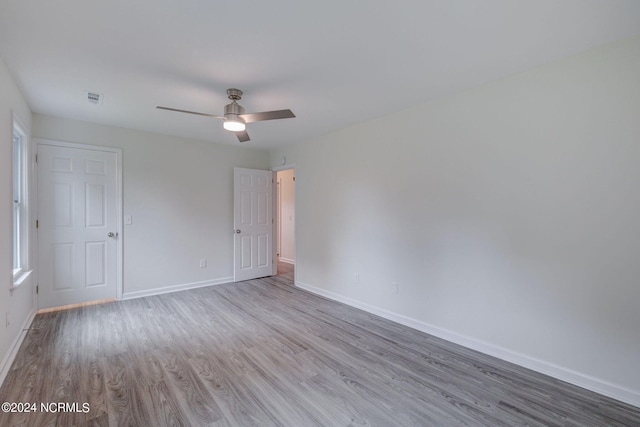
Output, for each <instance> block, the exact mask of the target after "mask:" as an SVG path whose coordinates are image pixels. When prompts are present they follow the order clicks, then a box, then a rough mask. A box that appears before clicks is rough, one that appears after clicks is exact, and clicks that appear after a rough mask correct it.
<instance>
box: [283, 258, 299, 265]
mask: <svg viewBox="0 0 640 427" xmlns="http://www.w3.org/2000/svg"><path fill="white" fill-rule="evenodd" d="M280 261H281V262H284V263H287V264H293V265H296V261H295V260H293V259H289V258H283V257H280Z"/></svg>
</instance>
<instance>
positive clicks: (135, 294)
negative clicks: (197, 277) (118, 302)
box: [122, 277, 233, 300]
mask: <svg viewBox="0 0 640 427" xmlns="http://www.w3.org/2000/svg"><path fill="white" fill-rule="evenodd" d="M230 282H233V277H222V278H220V279H214V280H205V281H202V282H192V283H183V284H181V285H173V286H167V287H163V288H154V289H147V290H144V291H135V292H125V293H123V294H122V299H123V300H127V299H134V298H142V297H150V296H153V295H162V294H169V293H171V292H179V291H186V290H188V289H197V288H204V287H206V286H214V285H222V284H224V283H230Z"/></svg>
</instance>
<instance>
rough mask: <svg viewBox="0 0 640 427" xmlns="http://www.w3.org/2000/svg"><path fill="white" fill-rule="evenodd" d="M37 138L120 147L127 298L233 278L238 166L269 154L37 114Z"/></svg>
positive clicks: (261, 161)
mask: <svg viewBox="0 0 640 427" xmlns="http://www.w3.org/2000/svg"><path fill="white" fill-rule="evenodd" d="M33 136H34V138H44V139H53V140H60V141H68V142H77V143H82V144H94V145H103V146H109V147H120V148H122V149H123V163H124V164H123V184H124V212H123V213H124V215H131V216H132V224H131V225H124V232H123V234H124V235H123V236H122V237H123V239H124V280H123V282H124V297H125V298H128V297H135V296H142V295H148V294H153V293H157V292H164V291H168V290H176V289H182V288H188V287H195V286H199V285H206V284H212V283H222V282H229V281H232V280H233V234H232V230H233V167H234V166H238V167H247V168H256V169H268V168H269V157H268V153H267V152H265V151H260V150H256V149H248V148H241V147H233V146H226V145H221V144H214V143H211V142H203V141H194V140H188V139H180V138H176V137H170V136H163V135H157V134H152V133H148V132H139V131H133V130H128V129H122V128H115V127H108V126H101V125H96V124H91V123H86V122H80V121H73V120H65V119H59V118H54V117H50V116H43V115H39V114H34V116H33ZM201 259H205V260H207V267H206V268H200V260H201Z"/></svg>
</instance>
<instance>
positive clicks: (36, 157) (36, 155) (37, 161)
mask: <svg viewBox="0 0 640 427" xmlns="http://www.w3.org/2000/svg"><path fill="white" fill-rule="evenodd" d="M36 163H38V155H37V154H36Z"/></svg>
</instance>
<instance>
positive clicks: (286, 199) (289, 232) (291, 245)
mask: <svg viewBox="0 0 640 427" xmlns="http://www.w3.org/2000/svg"><path fill="white" fill-rule="evenodd" d="M294 177H295V170H294V169H287V170H283V171H279V172H278V182H280V260H282V261H284V262H288V263H290V264H295V262H296V247H295V238H294V231H295V223H296V210H295V196H296V187H295V180H294Z"/></svg>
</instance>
